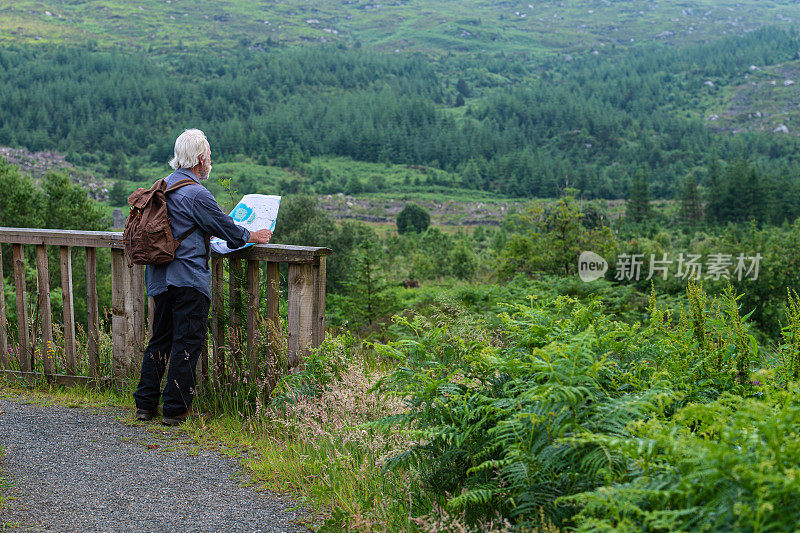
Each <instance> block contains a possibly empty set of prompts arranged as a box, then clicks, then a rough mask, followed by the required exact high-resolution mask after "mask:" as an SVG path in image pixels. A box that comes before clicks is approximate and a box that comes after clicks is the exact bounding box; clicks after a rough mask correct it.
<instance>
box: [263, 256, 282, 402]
mask: <svg viewBox="0 0 800 533" xmlns="http://www.w3.org/2000/svg"><path fill="white" fill-rule="evenodd" d="M279 267H280V263H275V262H274V261H269V262H267V279H266V285H267V310H266V317H267V329H268V330H269V339H268V340H267V375H266V380H267V389H268V390H269V393H270V394H271V393H272V389H273V388H275V384H276V383H277V381H278V380H277V371H278V342H279V335H280V330H279V329H278V328H279V324H278V322H279V320H280V316H279V314H278V310H279V308H280V291H279V287H280V269H279Z"/></svg>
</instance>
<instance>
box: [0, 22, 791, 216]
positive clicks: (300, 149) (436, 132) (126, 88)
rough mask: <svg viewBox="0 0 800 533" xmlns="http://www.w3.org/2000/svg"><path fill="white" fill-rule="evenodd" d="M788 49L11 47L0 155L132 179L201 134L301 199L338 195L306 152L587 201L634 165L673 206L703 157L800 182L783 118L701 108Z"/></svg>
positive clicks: (768, 43)
mask: <svg viewBox="0 0 800 533" xmlns="http://www.w3.org/2000/svg"><path fill="white" fill-rule="evenodd" d="M798 44H799V43H798V36H797V34H795V33H794V32H793V31H791V30H780V29H777V28H767V29H763V30H758V31H754V32H750V33H748V34H747V35H745V36H737V37H726V38H723V39H721V40H718V41H714V42H712V43H708V44H702V45H691V46H686V47H680V48H679V47H665V46H664V45H662V44H648V45H642V46H639V47H636V48H631V49H625V50H622V49H621V50H618V51H616V52H614V53H608V54H602V55H593V54H588V55H585V56H582V57H581V58H575V59H573V60H571V61H565V60H564V59H563V58H562V57H559V58H551V59H548V60H538V61H530V60H526V59H524V58H522V57H519V56H516V55H504V54H495V55H493V56H492V57H489V58H486V57H482V58H481V57H474V56H469V55H463V56H452V57H442V58H440V59H438V60H435V61H431V60H427V59H425V58H423V57H420V56H416V55H413V54H410V55H409V54H385V53H381V52H376V51H371V50H366V49H363V48H362V49H358V48H353V47H347V46H344V45H331V44H327V45H321V44H318V45H313V46H311V45H309V46H300V47H289V48H279V49H271V50H252V49H251V50H247V49H240V50H235V51H228V52H225V53H224V54H218V55H215V54H210V55H209V54H199V53H194V52H191V53H184V54H177V55H176V54H170V55H165V56H148V55H141V54H131V53H127V52H124V51H122V50H119V49H111V50H104V51H98V50H92V49H89V48H86V47H85V46H76V47H63V46H60V47H54V46H50V45H42V46H36V47H23V48H18V47H15V48H7V49H4V50H0V106H2V108H3V109H4V110H6V111H7V112H6V113H3V115H2V116H0V145H11V146H23V147H27V148H29V149H32V150H44V149H56V150H59V151H61V152H64V153H66V154H67V157H68V160H69V161H70V162H72V163H73V164H76V165H78V166H86V167H90V168H91V167H94V168H96V169H97V170H98V171H101V172H104V173H105V174H107V175H108V176H109V178H111V179H112V180H114V179H120V178H122V179H129V178H135V177H136V173H135V172H131V170H130V169H131V168H132V167H138V166H141V165H142V164H148V163H160V162H163V161H164V160H166V159H167V158H168V156H169V153H170V150H171V140H172V139H173V137H174V135H175V132H176V131H180V129H181V128H183V127H186V126H189V125H195V126H198V127H200V128H202V129H204V130H206V131H207V132H208V134H209V136H210V137H211V138H212V139H213V144H214V150H215V157H216V158H217V159H218V160H221V161H225V160H231V159H233V158H234V157H235V156H245V157H248V158H252V160H254V161H258V160H260V161H261V162H262V163H271V164H273V165H276V166H278V167H284V168H286V167H288V168H294V169H296V170H298V171H300V172H299V175H298V180H299V181H300V185H299V186H295V189H300V190H304V191H306V192H311V193H313V192H326V193H330V192H338V191H341V190H343V189H344V188H343V187H342V185H341V184H339V180H338V177H328V176H326V175H325V173H322V174H319V175H316V176H312V175H308V174H309V173H308V172H305V171H304V168H303V166H302V165H303V163H306V162H308V161H309V158H311V157H318V156H328V155H335V156H342V157H347V158H352V159H354V160H360V161H371V162H385V163H393V164H404V165H420V164H421V165H426V166H429V167H433V168H440V169H442V170H444V171H446V172H448V173H450V174H455V176H456V177H455V178H454V179H455V181H454V180H453V178H452V177H448V180H447V182H441V183H439V184H441V185H448V186H450V187H460V188H465V189H477V190H484V191H492V192H497V193H500V194H504V195H509V196H517V197H530V196H539V197H552V196H556V195H557V194H558V193H559V191H560V190H562V189H563V188H564V187H565V186H571V187H576V188H578V189H579V190H580V191H581V194H582V195H584V196H585V197H590V198H591V197H598V198H624V197H626V196H627V194H628V187H629V183H630V179H631V176H632V175H633V173H634V172H635V171H636V170H637V169H644V170H645V171H646V172H647V174H648V176H649V182H650V187H651V191H652V194H653V196H655V197H661V198H671V197H676V195H677V193H678V191H680V187H681V180H683V179H684V178H686V177H687V176H690V175H691V176H694V177H695V179H696V180H698V182H699V183H700V184H701V185H704V186H707V185H708V183H706V177H707V174H708V170H707V168H708V165H709V163H710V161H711V159H712V157H716V158H719V159H720V160H721V161H722V163H723V164H725V163H727V162H732V161H733V160H735V159H737V158H745V159H747V160H748V161H750V162H751V163H752V164H754V165H755V167H756V168H757V171H758V173H759V175H760V176H761V177H762V181H763V182H764V186H765V187H766V189H769V188H770V187H773V188H774V187H784V185H785V184H784V181H785V180H786V178H787V177H794V176H796V175H797V174H798V172H797V154H798V153H799V152H798V150H797V147H798V144H797V142H796V137H795V135H794V134H793V130H794V124H793V123H791V127H792V129H791V130H789V128H787V130H788V133H784V132H773V131H772V130H773V129H774V127H777V126H778V125H779V124H778V123H777V122H778V121H787V120H788V118H791V117H784V116H782V115H779V116H776V117H775V118H774V120H775V121H776V123H775V124H768V125H769V127H768V128H766V131H764V130H765V128H764V127H763V125H762V127H761V128H752V129H753V130H754V131H748V130H747V128H746V127H742V128H739V130H737V132H736V133H732V132H731V131H725V130H724V129H723V130H722V131H719V128H717V130H716V131H715V129H713V128H712V127H711V126H716V125H718V123H717V122H710V121H709V116H710V115H711V111H714V110H717V108H718V107H719V106H721V105H723V104H724V99H725V97H726V93H725V87H727V86H735V85H737V84H741V83H743V82H744V81H745V80H746V79H747V78H748V77H749V75H750V72H751V70H750V67H751V66H755V65H762V66H764V65H775V64H779V63H784V62H787V61H791V60H793V59H794V58H795V57H796V54H797V50H798V48H800V46H798ZM131 73H135V75H131ZM762 83H763V84H768V81H766V80H764V81H762ZM781 88H782V89H786V87H783V84H782V87H781ZM789 89H793V88H791V87H789ZM793 90H797V89H793ZM784 92H785V91H784ZM764 120H765V121H767V122H769V120H770V119H769V118H764ZM773 126H774V127H773ZM714 154H716V155H714ZM326 180H327V182H326ZM432 184H436V183H435V181H434V182H433V183H432ZM787 209H793V208H787ZM792 212H793V211H792Z"/></svg>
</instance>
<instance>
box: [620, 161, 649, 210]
mask: <svg viewBox="0 0 800 533" xmlns="http://www.w3.org/2000/svg"><path fill="white" fill-rule="evenodd" d="M647 181H648V176H647V173H646V171H645V170H644V168H641V169H639V171H637V172H636V174H635V175H634V176H633V183H632V184H631V192H630V196H629V197H628V204H627V207H626V210H627V212H626V216H627V218H629V219H630V220H632V221H633V222H641V221H643V220H644V219H645V218H647V216H648V215H649V214H650V193H649V192H648V188H647Z"/></svg>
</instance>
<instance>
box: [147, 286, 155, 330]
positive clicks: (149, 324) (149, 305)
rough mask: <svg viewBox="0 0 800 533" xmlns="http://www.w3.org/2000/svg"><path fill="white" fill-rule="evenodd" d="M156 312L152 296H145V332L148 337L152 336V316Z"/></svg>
mask: <svg viewBox="0 0 800 533" xmlns="http://www.w3.org/2000/svg"><path fill="white" fill-rule="evenodd" d="M155 313H156V301H155V300H154V299H153V297H152V296H150V297H148V298H147V332H148V335H149V336H150V337H152V336H153V317H154V316H155Z"/></svg>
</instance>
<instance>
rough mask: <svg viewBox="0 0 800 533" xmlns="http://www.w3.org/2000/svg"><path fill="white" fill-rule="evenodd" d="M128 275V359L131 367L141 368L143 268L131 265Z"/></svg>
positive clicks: (144, 331) (144, 329)
mask: <svg viewBox="0 0 800 533" xmlns="http://www.w3.org/2000/svg"><path fill="white" fill-rule="evenodd" d="M126 268H127V265H126ZM128 275H129V280H130V281H129V282H130V290H129V291H128V293H127V294H126V296H127V297H129V300H130V301H129V306H127V308H128V309H129V312H130V313H131V316H130V320H129V321H128V324H129V325H130V326H131V328H132V329H131V331H130V335H131V341H132V342H131V344H130V346H129V349H130V355H129V356H128V359H129V360H130V361H131V364H133V366H137V367H141V364H142V359H141V357H142V352H143V351H144V347H145V343H146V342H147V338H146V336H147V320H146V318H147V317H146V309H147V301H146V299H145V293H144V267H143V266H142V265H133V268H128Z"/></svg>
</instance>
